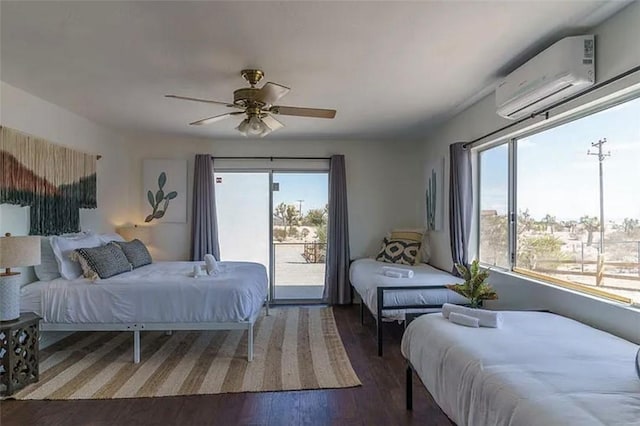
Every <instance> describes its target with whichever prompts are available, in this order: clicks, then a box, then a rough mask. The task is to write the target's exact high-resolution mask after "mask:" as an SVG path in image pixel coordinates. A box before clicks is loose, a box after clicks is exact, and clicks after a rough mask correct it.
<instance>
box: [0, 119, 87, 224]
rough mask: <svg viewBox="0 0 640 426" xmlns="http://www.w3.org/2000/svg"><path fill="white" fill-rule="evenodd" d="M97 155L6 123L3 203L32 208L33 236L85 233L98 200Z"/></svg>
mask: <svg viewBox="0 0 640 426" xmlns="http://www.w3.org/2000/svg"><path fill="white" fill-rule="evenodd" d="M97 159H98V156H97V155H91V154H85V153H82V152H79V151H75V150H73V149H69V148H65V147H63V146H60V145H55V144H53V143H51V142H48V141H46V140H44V139H41V138H37V137H35V136H31V135H27V134H25V133H21V132H19V131H17V130H13V129H9V128H7V127H4V126H3V127H0V165H1V166H2V169H1V170H0V179H1V180H0V204H5V203H6V204H15V205H19V206H29V207H30V210H31V222H30V230H29V233H30V234H31V235H54V234H64V233H68V232H78V231H80V209H94V208H96V207H97V203H96V161H97Z"/></svg>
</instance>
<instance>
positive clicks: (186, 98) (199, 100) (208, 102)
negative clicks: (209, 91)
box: [164, 95, 236, 107]
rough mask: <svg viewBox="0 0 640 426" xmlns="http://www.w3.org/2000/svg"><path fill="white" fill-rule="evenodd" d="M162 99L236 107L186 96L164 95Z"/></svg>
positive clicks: (226, 103) (227, 103)
mask: <svg viewBox="0 0 640 426" xmlns="http://www.w3.org/2000/svg"><path fill="white" fill-rule="evenodd" d="M164 97H165V98H171V99H181V100H183V101H194V102H204V103H206V104H216V105H225V106H228V107H234V106H236V105H234V104H231V103H229V102H221V101H212V100H209V99H199V98H190V97H188V96H178V95H164Z"/></svg>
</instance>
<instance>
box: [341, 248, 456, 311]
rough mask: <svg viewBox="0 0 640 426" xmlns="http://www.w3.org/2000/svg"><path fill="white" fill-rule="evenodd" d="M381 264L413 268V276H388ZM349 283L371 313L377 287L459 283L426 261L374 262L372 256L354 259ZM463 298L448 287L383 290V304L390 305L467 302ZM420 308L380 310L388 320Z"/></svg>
mask: <svg viewBox="0 0 640 426" xmlns="http://www.w3.org/2000/svg"><path fill="white" fill-rule="evenodd" d="M384 266H392V267H394V268H400V269H408V270H412V271H413V274H414V275H413V278H391V277H387V276H385V275H384V274H383V271H382V268H383V267H384ZM349 277H350V279H351V284H352V285H353V287H354V288H355V289H356V291H357V292H358V294H359V295H360V297H361V298H362V300H363V301H364V303H365V304H366V305H367V306H368V307H369V309H370V310H371V312H373V313H374V315H375V313H376V312H377V311H378V308H377V306H378V299H377V290H376V288H377V287H380V286H385V287H394V286H395V287H397V286H410V285H415V286H425V285H433V286H438V285H445V284H456V283H461V282H463V281H462V280H461V279H460V278H457V277H454V276H453V275H451V274H448V273H446V272H444V271H441V270H439V269H436V268H434V267H433V266H430V265H427V264H424V263H423V264H420V265H415V266H407V265H396V264H390V263H384V262H377V261H375V260H374V259H358V260H355V261H354V262H353V263H352V264H351V267H350V268H349ZM467 302H468V301H467V299H465V298H464V297H462V296H460V295H458V294H457V293H455V292H453V291H451V290H448V289H433V290H409V291H407V290H398V291H385V294H384V304H385V306H393V305H418V304H420V305H442V304H443V303H467ZM420 311H424V309H423V310H420V309H399V310H398V309H389V310H385V311H384V317H385V319H388V320H403V319H404V314H405V312H420Z"/></svg>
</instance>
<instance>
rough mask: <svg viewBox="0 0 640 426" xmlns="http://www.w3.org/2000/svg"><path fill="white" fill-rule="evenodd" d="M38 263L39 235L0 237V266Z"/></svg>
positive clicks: (10, 266)
mask: <svg viewBox="0 0 640 426" xmlns="http://www.w3.org/2000/svg"><path fill="white" fill-rule="evenodd" d="M39 264H40V237H35V236H28V237H22V236H21V237H14V236H10V235H7V236H4V237H0V268H17V267H20V266H33V265H39Z"/></svg>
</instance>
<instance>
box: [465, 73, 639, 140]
mask: <svg viewBox="0 0 640 426" xmlns="http://www.w3.org/2000/svg"><path fill="white" fill-rule="evenodd" d="M638 71H640V65H639V66H637V67H633V68H631V69H630V70H627V71H625V72H623V73H622V74H618V75H616V76H614V77H611V78H610V79H608V80H605V81H603V82H601V83H598V84H594V85H593V86H591V87H589V88H588V89H586V90H584V91H582V92H580V93H576V94H575V95H572V96H569V97H568V98H565V99H563V100H561V101H558V102H556V103H555V104H553V105H551V106H549V107H547V108H545V109H543V110H541V111H539V112H537V113H535V114H531V116H529V117H524V118H521V119H520V120H517V121H514V122H513V123H510V124H507V125H506V126H504V127H501V128H499V129H497V130H494V131H492V132H489V133H487V134H485V135H482V136H480V137H479V138H475V139H474V140H472V141H470V142H467V143H466V144H464V145H463V148H473V147H474V146H475V145H476V144H477V143H478V142H480V141H481V140H483V139H485V138H488V137H489V136H493V135H495V134H496V133H500V132H502V131H504V130H508V129H510V128H512V127H514V126H517V125H518V124H520V123H524V122H525V121H528V120H533V119H534V118H535V117H539V116H541V115H544V116H545V119H548V118H549V111H551V110H552V109H554V108H557V107H559V106H562V105H564V104H567V103H569V102H571V101H573V100H575V99H578V98H580V97H581V96H584V95H586V94H588V93H591V92H593V91H594V90H598V89H600V88H602V87H605V86H608V85H609V84H611V83H614V82H616V81H618V80H621V79H623V78H624V77H626V76H628V75H631V74H634V73H636V72H638Z"/></svg>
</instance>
